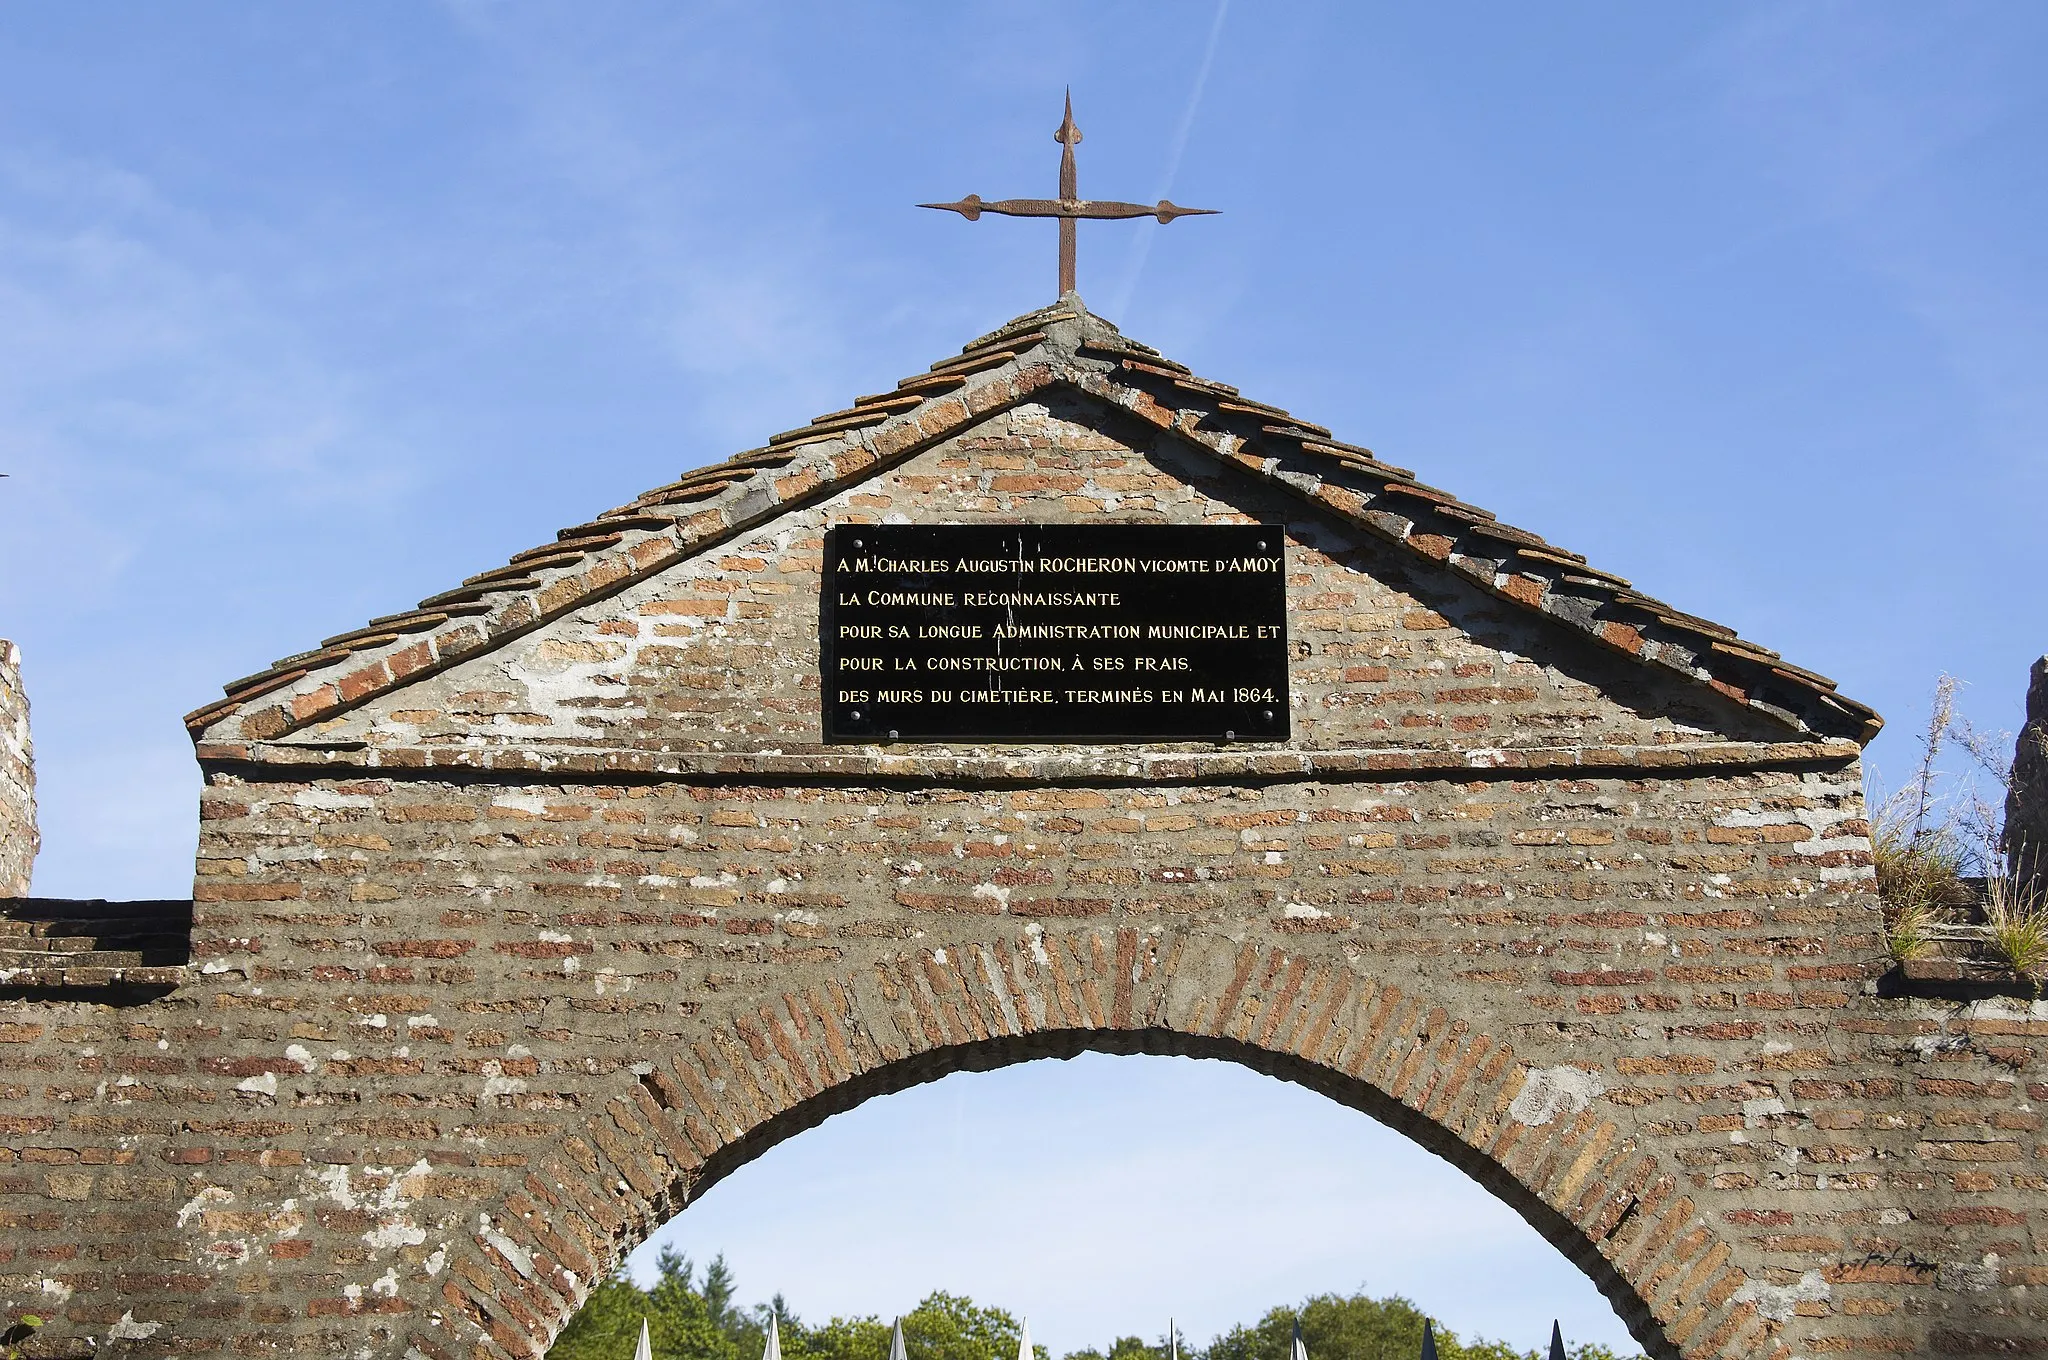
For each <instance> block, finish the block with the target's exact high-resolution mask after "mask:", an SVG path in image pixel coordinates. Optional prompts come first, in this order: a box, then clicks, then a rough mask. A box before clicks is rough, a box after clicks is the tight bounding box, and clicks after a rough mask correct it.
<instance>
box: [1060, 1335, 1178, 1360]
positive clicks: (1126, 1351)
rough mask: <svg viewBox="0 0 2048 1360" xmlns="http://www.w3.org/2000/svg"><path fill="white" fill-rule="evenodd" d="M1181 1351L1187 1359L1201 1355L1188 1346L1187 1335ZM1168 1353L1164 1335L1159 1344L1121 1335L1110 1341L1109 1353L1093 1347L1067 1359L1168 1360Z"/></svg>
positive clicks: (1071, 1354) (1076, 1352) (1070, 1354)
mask: <svg viewBox="0 0 2048 1360" xmlns="http://www.w3.org/2000/svg"><path fill="white" fill-rule="evenodd" d="M1180 1353H1181V1355H1182V1356H1183V1357H1184V1358H1185V1360H1200V1356H1201V1351H1200V1350H1199V1349H1191V1348H1190V1347H1189V1346H1188V1344H1187V1338H1186V1337H1182V1338H1181V1346H1180ZM1168 1354H1169V1352H1168V1349H1167V1343H1166V1338H1164V1337H1161V1338H1160V1339H1159V1343H1158V1344H1157V1345H1150V1344H1148V1343H1146V1342H1145V1341H1144V1340H1143V1339H1142V1338H1139V1337H1135V1336H1120V1337H1118V1338H1117V1339H1116V1340H1115V1341H1114V1342H1112V1343H1110V1347H1109V1353H1108V1354H1107V1355H1105V1354H1103V1353H1102V1352H1101V1351H1099V1350H1095V1349H1093V1348H1092V1347H1091V1348H1090V1349H1088V1350H1085V1351H1073V1352H1071V1353H1069V1354H1068V1355H1067V1357H1066V1360H1167V1356H1168Z"/></svg>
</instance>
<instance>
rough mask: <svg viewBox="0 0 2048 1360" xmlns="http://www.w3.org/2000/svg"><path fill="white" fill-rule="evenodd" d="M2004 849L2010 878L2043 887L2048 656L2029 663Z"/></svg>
mask: <svg viewBox="0 0 2048 1360" xmlns="http://www.w3.org/2000/svg"><path fill="white" fill-rule="evenodd" d="M2005 853H2006V859H2007V862H2008V864H2009V865H2010V866H2011V868H2012V872H2013V875H2014V877H2017V878H2032V879H2034V880H2035V881H2036V882H2037V883H2038V884H2039V886H2040V887H2041V888H2042V889H2044V890H2048V656H2044V657H2042V658H2041V659H2040V660H2039V661H2036V662H2035V663H2034V669H2033V676H2032V681H2031V683H2029V684H2028V686H2027V721H2026V724H2025V725H2024V726H2023V727H2021V728H2020V735H2019V741H2018V742H2017V744H2016V746H2015V749H2014V750H2013V753H2012V787H2011V789H2010V790H2009V791H2008V792H2007V794H2006V801H2005Z"/></svg>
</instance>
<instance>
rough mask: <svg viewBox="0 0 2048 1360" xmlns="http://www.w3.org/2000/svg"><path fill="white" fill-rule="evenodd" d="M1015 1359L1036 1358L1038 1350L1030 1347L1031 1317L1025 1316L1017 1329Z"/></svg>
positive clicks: (1036, 1359) (1031, 1359)
mask: <svg viewBox="0 0 2048 1360" xmlns="http://www.w3.org/2000/svg"><path fill="white" fill-rule="evenodd" d="M1017 1360H1038V1352H1036V1351H1034V1350H1032V1349H1031V1319H1030V1318H1025V1319H1024V1323H1023V1325H1022V1326H1020V1327H1019V1328H1018V1329H1017Z"/></svg>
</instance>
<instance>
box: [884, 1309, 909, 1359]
mask: <svg viewBox="0 0 2048 1360" xmlns="http://www.w3.org/2000/svg"><path fill="white" fill-rule="evenodd" d="M889 1360H910V1352H909V1351H907V1350H904V1349H903V1319H902V1318H897V1319H896V1326H895V1329H894V1330H892V1331H891V1332H890V1333H889Z"/></svg>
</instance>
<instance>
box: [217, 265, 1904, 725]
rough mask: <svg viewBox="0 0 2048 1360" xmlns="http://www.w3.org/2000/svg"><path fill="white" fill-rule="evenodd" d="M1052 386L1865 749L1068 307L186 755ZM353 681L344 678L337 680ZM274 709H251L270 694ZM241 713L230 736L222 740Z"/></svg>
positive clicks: (1393, 479)
mask: <svg viewBox="0 0 2048 1360" xmlns="http://www.w3.org/2000/svg"><path fill="white" fill-rule="evenodd" d="M1054 382H1067V383H1070V384H1072V385H1073V386H1075V387H1077V388H1078V389H1080V390H1082V391H1084V392H1088V393H1090V394H1092V395H1094V396H1096V397H1097V398H1099V399H1101V400H1103V401H1105V402H1107V403H1109V404H1111V405H1114V406H1116V407H1118V408H1120V409H1122V410H1124V411H1126V412H1128V413H1129V414H1131V415H1133V416H1135V417H1137V418H1139V419H1141V420H1144V421H1145V422H1146V423H1148V424H1151V425H1154V426H1156V427H1158V428H1160V429H1162V430H1169V431H1172V432H1174V433H1175V434H1177V435H1179V436H1181V437H1183V438H1185V439H1187V440H1189V441H1190V442H1192V443H1195V444H1197V445H1200V446H1202V447H1205V448H1208V449H1209V450H1210V451H1211V452H1212V453H1214V454H1215V455H1216V456H1217V457H1219V458H1221V459H1222V460H1223V461H1225V462H1226V463H1228V464H1230V465H1232V466H1234V467H1236V468H1238V469H1240V470H1242V471H1244V472H1246V473H1249V474H1251V475H1253V476H1257V477H1262V478H1267V479H1270V480H1273V481H1275V482H1278V483H1279V484H1281V485H1283V486H1285V487H1287V488H1288V489H1289V490H1291V491H1293V492H1295V493H1296V494H1297V495H1300V496H1303V497H1305V498H1306V499H1308V500H1311V501H1313V502H1316V503H1318V504H1320V505H1322V506H1324V507H1325V508H1327V509H1328V510H1331V511H1333V512H1335V513H1336V514H1338V515H1339V516H1341V517H1342V518H1344V519H1347V520H1350V521H1352V522H1354V523H1356V524H1359V525H1361V526H1363V527H1364V528H1366V529H1368V530H1370V531H1371V532H1373V533H1375V534H1378V535H1380V536H1381V537H1384V538H1386V539H1388V540H1390V541H1392V542H1395V543H1398V544H1400V545H1402V546H1403V547H1405V548H1406V549H1408V550H1409V551H1412V552H1414V553H1416V554H1418V555H1420V556H1421V557H1423V558H1425V559H1427V560H1429V561H1430V562H1432V563H1435V564H1437V565H1439V566H1442V567H1448V568H1449V569H1451V570H1454V571H1456V572H1458V573H1459V574H1460V575H1461V576H1463V577H1465V578H1466V579H1468V580H1471V581H1473V582H1474V583H1476V584H1478V585H1480V586H1481V587H1483V588H1484V589H1486V590H1488V591H1491V592H1492V593H1494V594H1496V595H1499V596H1501V597H1503V598H1506V599H1508V600H1512V601H1514V602H1515V603H1517V604H1519V605H1521V606H1523V607H1525V608H1528V609H1532V610H1535V611H1537V612H1540V613H1543V614H1546V615H1549V616H1551V617H1553V618H1556V619H1558V620H1560V621H1561V622H1563V623H1566V624H1569V625H1571V626H1573V627H1576V628H1578V629H1579V630H1581V631H1582V632H1585V633H1588V634H1590V635H1591V636H1592V637H1594V638H1595V639H1597V640H1598V641H1600V642H1601V643H1603V644H1605V645H1607V646H1610V647H1613V648H1616V649H1618V650H1620V651H1622V652H1625V653H1628V654H1629V655H1631V656H1634V657H1636V658H1637V659H1639V660H1641V661H1643V662H1645V663H1647V664H1651V665H1657V666H1660V667H1662V668H1665V669H1669V670H1672V671H1676V672H1678V673H1680V674H1683V675H1685V676H1686V677H1688V678H1690V679H1692V680H1694V681H1696V682H1701V683H1705V684H1708V685H1710V686H1712V687H1713V688H1714V689H1716V690H1718V691H1720V692H1721V693H1722V694H1724V695H1726V696H1727V697H1729V698H1731V699H1734V700H1736V701H1737V702H1739V703H1743V704H1746V705H1748V706H1750V707H1752V708H1755V709H1759V710H1761V711H1764V712H1767V713H1770V714H1772V715H1773V716H1775V717H1777V718H1778V719H1780V720H1781V721H1783V722H1785V723H1787V724H1788V725H1790V726H1791V727H1792V728H1793V729H1794V730H1796V731H1802V732H1810V733H1813V734H1816V735H1821V736H1853V737H1855V738H1857V739H1858V740H1860V741H1868V740H1869V739H1870V738H1871V737H1872V736H1874V735H1875V734H1876V732H1877V730H1878V729H1879V727H1881V726H1882V719H1880V718H1879V717H1878V716H1877V714H1876V713H1875V711H1873V710H1872V709H1870V708H1869V707H1868V706H1866V705H1863V704H1860V703H1857V702H1856V701H1854V700H1851V699H1848V698H1845V697H1844V696H1842V695H1840V694H1839V693H1838V692H1837V691H1836V686H1835V683H1834V681H1832V680H1830V679H1828V678H1827V677H1825V676H1822V675H1819V674H1816V673H1815V672H1813V671H1809V670H1805V669H1803V668H1801V667H1798V666H1794V665H1791V664H1789V663H1787V662H1786V661H1784V659H1783V658H1782V657H1780V656H1779V655H1778V654H1777V653H1776V652H1774V651H1771V650H1770V649H1768V648H1765V647H1761V646H1758V645H1757V644H1755V643H1751V642H1747V641H1744V640H1743V639H1741V638H1740V637H1738V636H1737V635H1736V632H1735V630H1734V629H1731V628H1727V627H1725V626H1723V625H1721V624H1717V623H1714V622H1712V621H1710V620H1707V619H1702V618H1699V617H1697V616H1695V615H1691V614H1687V613H1684V612H1683V611H1680V610H1678V609H1675V608H1673V607H1672V606H1670V605H1668V604H1665V603H1664V602H1663V601H1661V600H1658V599H1655V598H1654V597H1652V596H1649V595H1645V594H1643V593H1641V592H1639V591H1637V590H1635V589H1633V588H1632V587H1631V586H1630V584H1629V582H1628V581H1627V580H1626V579H1625V578H1623V577H1620V576H1616V575H1614V574H1613V573H1611V572H1606V571H1601V570H1598V569H1596V568H1594V567H1592V566H1590V565H1588V564H1587V562H1586V559H1585V558H1584V556H1583V555H1581V554H1578V553H1574V552H1570V551H1567V550H1565V549H1562V548H1558V547H1556V546H1554V545H1552V544H1550V543H1548V542H1546V541H1545V540H1544V539H1543V538H1542V537H1541V536H1539V535H1536V534H1533V533H1530V532H1528V531H1526V530H1522V529H1518V528H1515V527H1513V526H1511V525H1506V524H1502V523H1500V522H1499V521H1498V520H1497V519H1496V518H1495V517H1494V515H1493V514H1491V513H1490V512H1488V511H1486V510H1482V509H1480V508H1478V507H1477V506H1473V505H1468V504H1466V503H1464V502H1462V501H1460V500H1458V499H1457V498H1456V497H1455V496H1453V495H1452V494H1451V493H1449V492H1447V491H1443V490H1441V489H1439V488H1436V487H1432V486H1429V485H1427V484H1425V483H1423V482H1421V481H1419V480H1417V478H1416V477H1415V474H1414V473H1413V472H1411V471H1410V470H1408V469H1406V468H1401V467H1396V466H1394V465H1392V464H1390V463H1386V462H1384V461H1382V460H1381V459H1379V458H1378V457H1377V456H1376V455H1375V454H1374V453H1373V452H1372V451H1371V450H1370V449H1365V448H1361V447H1359V446H1357V445H1354V444H1347V443H1344V442H1342V441H1340V440H1337V439H1335V438H1334V437H1333V436H1332V435H1331V433H1330V431H1329V430H1328V429H1326V428H1324V427H1323V426H1320V425H1315V424H1313V423H1311V422H1308V421H1305V420H1301V419H1299V418H1297V417H1295V416H1293V415H1292V414H1290V413H1289V412H1287V411H1286V410H1284V409H1283V408H1281V407H1278V406H1271V405H1268V404H1266V403H1264V402H1259V401H1255V400H1252V399H1250V398H1248V397H1245V396H1244V395H1243V394H1242V393H1241V392H1239V391H1238V389H1237V388H1235V387H1232V386H1230V385H1229V384H1227V383H1219V382H1212V381H1210V380H1208V379H1204V378H1200V377H1197V376H1196V375H1195V374H1194V373H1193V372H1192V371H1190V370H1189V369H1188V368H1187V367H1186V366H1185V365H1182V364H1178V363H1175V362H1174V361H1172V360H1170V359H1167V358H1165V357H1164V356H1162V355H1161V354H1160V353H1159V352H1158V351H1157V350H1154V349H1152V348H1151V347H1149V346H1146V345H1142V344H1139V343H1137V342H1136V341H1133V340H1130V339H1129V338H1127V337H1125V336H1123V335H1121V334H1120V333H1119V332H1118V331H1117V330H1116V328H1115V327H1114V326H1112V325H1110V324H1109V323H1108V322H1106V321H1103V320H1101V319H1100V318H1098V317H1095V316H1093V315H1091V314H1089V313H1088V312H1087V311H1086V309H1085V308H1084V307H1083V306H1082V305H1081V303H1080V300H1079V299H1078V298H1076V297H1071V296H1070V297H1068V298H1065V299H1062V300H1061V302H1060V303H1058V304H1055V305H1054V306H1052V307H1049V308H1045V309H1043V310H1041V311H1039V312H1034V313H1031V314H1029V315H1027V316H1024V317H1020V318H1018V319H1017V320H1016V321H1013V322H1011V323H1010V324H1009V325H1007V326H1005V327H1003V328H1001V329H1000V330H997V331H994V332H991V333H990V334H989V335H986V336H983V337H981V338H980V339H978V340H976V341H974V342H973V343H971V344H969V345H968V346H966V347H965V348H964V349H963V350H962V351H961V353H960V354H959V355H958V356H957V357H955V358H952V359H947V360H943V361H941V362H939V363H936V364H934V365H932V366H931V368H930V369H929V370H928V371H927V372H925V373H921V374H918V375H916V376H914V377H910V378H906V379H904V380H903V381H902V382H900V383H898V384H897V386H896V389H895V390H894V391H892V392H886V393H877V394H873V395H870V396H864V397H861V398H860V399H859V400H857V401H855V402H854V404H853V405H852V406H850V407H847V408H846V409H844V410H841V411H832V412H827V413H826V414H824V415H821V416H819V417H817V418H816V419H815V420H813V421H811V422H810V423H809V424H807V425H804V426H802V427H799V428H797V429H794V430H786V431H783V432H782V433H780V434H777V435H774V436H772V437H770V439H769V440H768V443H767V444H766V445H765V446H764V447H761V448H758V449H751V450H748V451H747V452H745V453H741V454H738V455H735V456H734V457H732V458H729V459H727V460H725V461H724V462H722V463H716V464H713V465H711V466H709V467H704V468H700V469H698V470H696V471H694V472H690V473H686V474H685V475H684V476H682V477H680V478H678V479H677V480H676V481H673V482H670V483H668V484H667V485H665V486H659V487H656V488H654V489H653V490H651V491H648V492H647V493H645V494H644V495H642V496H640V497H638V498H637V499H635V500H633V501H631V502H629V503H628V504H626V505H622V506H619V507H617V508H615V509H612V510H608V511H606V512H605V513H604V514H601V515H599V516H598V517H597V518H595V519H593V520H591V521H589V522H587V523H584V524H578V525H574V526H571V527H570V528H567V529H564V530H562V531H561V532H560V533H559V534H558V535H557V536H556V540H555V541H554V542H552V543H547V544H543V545H541V546H539V547H536V548H532V549H529V550H528V551H526V552H522V553H519V554H517V555H515V556H514V557H513V558H512V559H511V560H510V561H509V562H508V563H507V564H506V565H505V566H503V567H499V568H496V569H495V570H492V571H487V572H483V573H481V574H479V575H476V576H472V577H470V578H469V579H468V580H466V581H464V582H463V583H462V584H461V585H460V586H457V587H456V588H455V589H453V590H449V591H444V592H442V593H441V594H438V595H433V596H429V597H428V598H427V599H424V600H422V601H421V602H420V604H419V607H418V608H416V609H413V610H408V611H405V612H403V613H398V614H391V615H387V616H385V617H383V618H379V619H373V620H371V621H370V623H369V624H368V625H367V626H365V627H363V628H358V629H355V630H352V631H350V632H346V633H341V634H338V635H336V636H334V637H331V638H328V639H326V640H325V641H324V642H322V643H321V645H320V646H319V647H318V648H315V649H313V650H311V651H308V652H302V653H299V654H298V655H295V656H289V657H285V658H283V659H281V660H280V661H278V662H276V663H275V664H274V665H272V666H271V667H269V668H267V669H266V670H263V671H260V672H258V673H256V674H254V675H250V676H245V677H243V678H242V679H240V680H237V681H234V682H232V683H230V684H229V685H228V686H227V687H226V698H225V699H224V700H222V701H221V702H219V703H216V704H213V705H210V706H209V707H206V708H203V709H200V710H198V711H197V712H195V713H193V714H191V715H189V716H188V717H187V719H186V723H187V726H188V727H189V728H190V729H191V730H192V731H193V733H194V735H195V737H198V736H200V735H201V734H210V735H212V736H214V737H216V738H226V739H229V740H232V739H233V738H235V737H241V738H244V739H254V740H258V741H262V740H269V739H273V738H275V737H278V736H281V735H284V734H286V733H288V732H292V731H295V730H297V729H300V728H303V727H305V726H308V725H310V724H313V723H316V722H320V721H324V720H326V719H328V718H331V717H334V716H337V715H338V714H340V713H341V712H344V711H346V710H348V709H349V708H352V707H354V706H356V705H357V704H359V703H361V702H363V701H364V700H365V699H367V698H369V697H371V696H372V695H374V694H376V693H380V692H382V691H384V690H387V689H390V688H393V687H395V686H396V685H399V684H401V683H404V682H405V681H407V680H409V679H412V678H415V677H417V676H419V675H421V674H424V673H428V672H430V671H432V670H438V669H440V668H442V667H444V666H446V665H449V664H453V663H454V662H455V661H457V660H460V659H462V658H463V657H466V656H471V655H475V654H477V653H478V652H479V651H482V650H485V649H487V648H489V647H491V646H494V645H496V644H497V643H499V642H502V641H504V640H506V639H508V638H509V637H511V636H514V635H516V634H518V633H521V632H524V631H527V630H528V629H530V628H532V627H534V626H537V625H538V624H539V623H542V622H544V621H546V620H547V619H549V618H553V617H556V616H558V615H560V614H561V613H563V612H566V611H567V610H568V609H571V608H574V607H575V606H577V605H579V604H582V603H585V602H587V601H588V600H590V599H591V598H593V597H595V596H598V595H601V594H607V593H610V592H611V591H613V590H616V589H619V588H622V587H623V586H625V585H626V584H629V583H630V582H632V581H635V580H639V579H642V578H644V577H645V576H647V575H649V574H651V573H653V572H655V571H659V570H661V569H662V568H664V567H666V566H669V565H672V564H673V563H675V562H677V561H680V560H682V559H683V558H685V557H687V556H690V555H692V554H694V553H697V552H701V551H703V550H704V549H706V548H709V547H711V546H713V545H714V544H716V543H717V542H720V541H722V540H724V539H726V538H728V537H730V536H731V535H733V534H735V533H738V532H741V531H743V530H745V529H746V528H749V527H751V526H753V525H754V524H757V523H759V522H760V521H761V520H762V519H763V518H765V517H767V516H768V515H770V514H773V513H779V512H780V511H782V510H784V509H787V508H790V507H791V506H793V505H795V504H799V503H802V502H806V501H809V500H812V499H815V498H817V497H819V496H821V495H826V494H831V492H833V491H835V490H837V489H839V488H840V487H842V486H844V485H846V484H848V483H849V482H851V481H853V480H856V479H858V478H859V477H861V476H862V475H865V474H868V473H871V472H872V471H874V470H876V469H877V468H878V467H879V466H880V465H882V464H885V463H889V462H894V461H896V460H897V459H899V458H901V457H904V456H907V455H908V454H910V453H912V452H915V451H916V450H918V449H921V448H924V447H927V446H929V445H930V444H932V443H934V442H937V441H938V440H941V439H944V438H946V437H948V436H949V435H951V434H954V433H957V432H958V431H959V430H960V429H962V428H964V427H965V426H967V425H968V424H970V423H971V422H973V421H976V420H979V419H981V418H983V417H984V416H986V415H987V414H989V413H990V412H992V411H995V410H997V409H1000V408H1001V407H1003V406H1006V405H1009V404H1013V403H1014V402H1016V401H1019V400H1022V399H1023V398H1024V397H1026V396H1028V395H1029V394H1030V393H1031V392H1034V391H1037V390H1040V389H1042V388H1044V387H1046V386H1047V385H1049V384H1051V383H1054ZM351 662H354V663H355V664H353V665H351V664H350V663H351ZM273 694H276V695H279V698H278V701H277V702H275V703H273V704H270V705H266V706H262V707H256V706H254V705H255V701H257V700H259V699H262V698H264V697H265V696H268V695H273ZM238 712H240V713H241V715H242V722H241V723H240V725H239V726H240V731H239V732H228V731H218V732H215V731H213V729H216V728H217V727H218V726H219V725H220V724H222V723H223V722H224V720H226V719H228V718H230V717H232V716H235V715H236V714H237V713H238Z"/></svg>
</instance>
